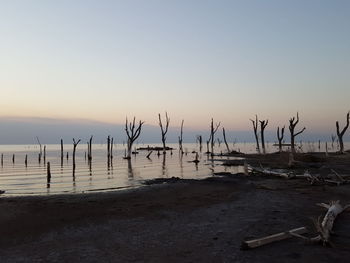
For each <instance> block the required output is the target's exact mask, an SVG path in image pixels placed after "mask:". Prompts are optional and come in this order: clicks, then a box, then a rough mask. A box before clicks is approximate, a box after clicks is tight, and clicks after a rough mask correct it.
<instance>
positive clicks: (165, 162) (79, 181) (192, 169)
mask: <svg viewBox="0 0 350 263" xmlns="http://www.w3.org/2000/svg"><path fill="white" fill-rule="evenodd" d="M330 145H331V144H330V143H329V151H332V149H331V148H330V147H331V146H330ZM346 145H348V144H346ZM151 146H160V145H157V144H152V145H151ZM167 146H170V147H173V148H175V150H173V151H172V154H171V152H170V151H168V152H167V154H166V155H162V154H161V155H160V156H157V152H153V153H152V154H151V156H150V159H148V158H146V155H147V154H148V151H139V154H136V155H133V156H132V159H131V160H130V161H129V160H125V159H123V156H124V151H125V146H123V145H121V144H115V145H114V148H113V160H112V162H110V164H109V165H108V162H107V146H106V145H104V144H95V145H94V144H93V146H92V163H91V165H89V162H88V161H87V160H86V158H85V153H86V151H87V145H86V144H83V143H81V144H79V145H78V147H77V152H76V169H75V173H74V175H73V164H72V150H73V146H72V144H69V145H64V159H63V163H61V158H60V155H61V154H60V149H61V148H60V147H61V146H60V145H58V144H57V145H56V144H49V145H46V161H45V162H44V160H43V159H42V160H41V163H39V161H38V154H39V146H38V145H0V154H3V162H2V164H0V190H5V191H6V192H5V194H4V195H5V196H14V195H46V194H62V193H83V192H93V191H109V190H117V189H127V188H131V187H139V186H141V185H142V182H144V181H145V180H148V179H154V178H171V177H179V178H186V179H203V178H206V177H209V176H213V175H214V173H217V172H231V173H237V172H243V167H224V166H222V165H221V162H217V161H214V162H213V161H212V160H211V159H210V158H208V156H207V155H206V154H205V153H204V152H205V151H206V145H203V151H202V153H199V160H200V162H199V163H198V164H197V165H196V164H195V163H193V162H191V161H193V160H194V159H195V153H193V151H197V152H199V146H198V145H197V144H184V150H185V151H186V152H187V154H184V155H183V156H182V157H181V155H180V154H179V153H178V150H176V149H177V148H178V145H177V144H167ZM136 147H147V145H142V144H139V145H136ZM230 147H231V149H234V150H239V151H241V152H244V153H253V152H255V151H256V149H255V144H254V143H239V144H235V145H234V147H232V145H231V146H230ZM303 147H304V151H317V150H318V143H309V144H305V145H304V146H303ZM321 148H322V147H321ZM225 150H226V148H225V145H224V144H221V146H220V147H219V146H218V145H216V147H215V152H217V153H220V152H225ZM267 150H268V151H269V152H271V151H276V150H277V148H276V147H274V146H273V145H272V144H267ZM319 150H322V151H324V149H319ZM67 152H68V155H69V157H68V159H67V158H66V154H67ZM13 155H14V162H13ZM26 155H27V159H28V161H27V166H26V165H25V156H26ZM220 158H222V159H225V158H226V159H227V157H215V159H220ZM47 162H50V166H51V180H50V183H49V184H48V183H47V165H46V163H47Z"/></svg>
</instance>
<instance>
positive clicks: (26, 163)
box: [24, 154, 28, 167]
mask: <svg viewBox="0 0 350 263" xmlns="http://www.w3.org/2000/svg"><path fill="white" fill-rule="evenodd" d="M24 164H25V166H26V167H27V166H28V155H27V154H26V157H25V159H24Z"/></svg>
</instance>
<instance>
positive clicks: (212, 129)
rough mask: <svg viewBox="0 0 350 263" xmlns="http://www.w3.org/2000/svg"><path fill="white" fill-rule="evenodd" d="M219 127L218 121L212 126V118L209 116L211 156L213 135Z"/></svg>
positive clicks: (212, 152)
mask: <svg viewBox="0 0 350 263" xmlns="http://www.w3.org/2000/svg"><path fill="white" fill-rule="evenodd" d="M219 127H220V122H219V123H216V124H215V127H214V120H213V118H211V124H210V139H211V142H210V146H211V156H214V135H215V133H216V132H217V130H218V129H219Z"/></svg>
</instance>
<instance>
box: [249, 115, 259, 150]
mask: <svg viewBox="0 0 350 263" xmlns="http://www.w3.org/2000/svg"><path fill="white" fill-rule="evenodd" d="M250 121H251V122H252V124H253V129H254V136H255V141H256V151H257V152H258V153H260V145H259V136H258V115H255V120H252V119H250Z"/></svg>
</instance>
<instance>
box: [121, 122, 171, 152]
mask: <svg viewBox="0 0 350 263" xmlns="http://www.w3.org/2000/svg"><path fill="white" fill-rule="evenodd" d="M143 124H144V122H143V121H139V124H138V127H137V128H136V125H135V117H134V119H133V121H132V122H130V123H128V118H126V121H125V131H126V135H127V136H128V144H127V146H128V154H127V155H126V156H125V157H124V158H125V159H131V152H132V145H133V143H134V142H135V141H136V139H137V138H138V137H139V136H140V134H141V129H142V125H143ZM135 128H136V129H135ZM164 143H165V141H164Z"/></svg>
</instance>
